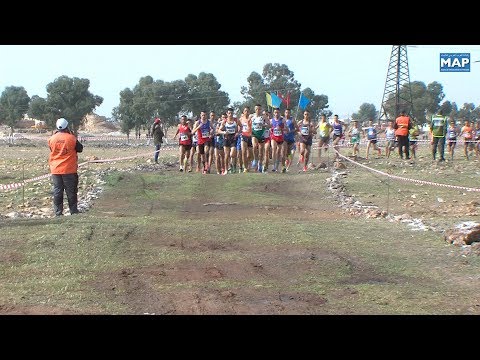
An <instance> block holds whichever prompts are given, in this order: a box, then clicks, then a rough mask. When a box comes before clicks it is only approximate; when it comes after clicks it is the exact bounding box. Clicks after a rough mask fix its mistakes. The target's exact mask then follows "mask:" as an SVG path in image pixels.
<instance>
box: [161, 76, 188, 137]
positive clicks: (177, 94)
mask: <svg viewBox="0 0 480 360" xmlns="http://www.w3.org/2000/svg"><path fill="white" fill-rule="evenodd" d="M156 92H157V99H158V101H157V111H158V115H159V116H160V117H161V118H162V120H163V125H164V126H165V130H164V133H165V136H167V131H168V128H169V127H170V126H176V125H178V114H179V113H180V112H182V111H183V108H184V107H185V101H186V99H187V96H188V87H187V84H186V83H185V81H184V80H174V81H171V82H163V81H161V80H158V81H156Z"/></svg>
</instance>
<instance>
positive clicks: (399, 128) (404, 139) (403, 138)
mask: <svg viewBox="0 0 480 360" xmlns="http://www.w3.org/2000/svg"><path fill="white" fill-rule="evenodd" d="M412 126H413V125H412V121H411V120H410V117H409V116H407V113H406V112H405V111H401V112H400V116H399V117H397V118H396V119H395V126H394V129H395V136H396V137H397V141H398V154H399V155H400V158H402V159H403V153H404V150H403V149H405V159H407V160H409V159H410V143H409V140H408V133H409V131H410V129H411V128H412ZM442 157H443V155H442Z"/></svg>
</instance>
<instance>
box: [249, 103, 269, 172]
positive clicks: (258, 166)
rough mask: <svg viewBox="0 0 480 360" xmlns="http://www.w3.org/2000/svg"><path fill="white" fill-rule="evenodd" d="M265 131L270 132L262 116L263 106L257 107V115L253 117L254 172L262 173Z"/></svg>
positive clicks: (258, 105)
mask: <svg viewBox="0 0 480 360" xmlns="http://www.w3.org/2000/svg"><path fill="white" fill-rule="evenodd" d="M265 129H267V130H268V128H267V125H266V123H265V118H264V116H263V115H262V106H261V105H260V104H257V105H255V114H253V115H252V145H253V163H252V168H253V170H254V171H258V172H262V171H263V167H262V163H263V161H262V160H263V157H264V153H265V138H264V136H263V135H264V133H265Z"/></svg>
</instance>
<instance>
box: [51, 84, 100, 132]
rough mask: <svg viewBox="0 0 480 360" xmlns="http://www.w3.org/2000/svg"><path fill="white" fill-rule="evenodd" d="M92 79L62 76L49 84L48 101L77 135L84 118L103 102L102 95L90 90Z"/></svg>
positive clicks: (54, 111) (58, 115) (57, 114)
mask: <svg viewBox="0 0 480 360" xmlns="http://www.w3.org/2000/svg"><path fill="white" fill-rule="evenodd" d="M89 86H90V80H88V79H80V78H77V77H74V78H69V77H68V76H65V75H63V76H60V77H59V78H57V79H55V80H54V81H53V82H51V83H50V84H48V85H47V93H48V95H47V103H48V106H49V107H50V108H51V109H52V113H54V114H56V116H57V117H58V118H59V117H64V118H65V119H67V120H68V122H69V128H70V130H71V131H72V132H73V133H74V134H75V135H76V134H77V133H78V128H79V127H80V125H81V123H82V120H83V119H84V117H85V116H86V115H88V114H89V113H91V112H92V111H93V110H94V109H95V108H96V107H97V106H100V105H101V104H102V102H103V98H102V97H101V96H97V95H93V94H92V93H91V92H90V91H89V90H88V88H89Z"/></svg>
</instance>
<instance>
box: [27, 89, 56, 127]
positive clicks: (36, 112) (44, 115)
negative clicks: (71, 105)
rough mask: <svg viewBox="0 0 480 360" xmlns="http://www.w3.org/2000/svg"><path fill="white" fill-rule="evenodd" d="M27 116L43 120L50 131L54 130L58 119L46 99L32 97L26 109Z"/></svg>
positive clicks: (36, 96)
mask: <svg viewBox="0 0 480 360" xmlns="http://www.w3.org/2000/svg"><path fill="white" fill-rule="evenodd" d="M28 116H30V117H31V118H35V119H38V120H43V121H45V123H46V124H47V126H48V127H49V128H51V129H54V128H55V122H56V121H57V119H58V116H57V112H56V111H55V109H53V108H52V107H51V106H50V105H49V103H48V102H47V100H46V99H44V98H42V97H40V96H38V95H33V96H32V98H31V99H30V105H29V107H28Z"/></svg>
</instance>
